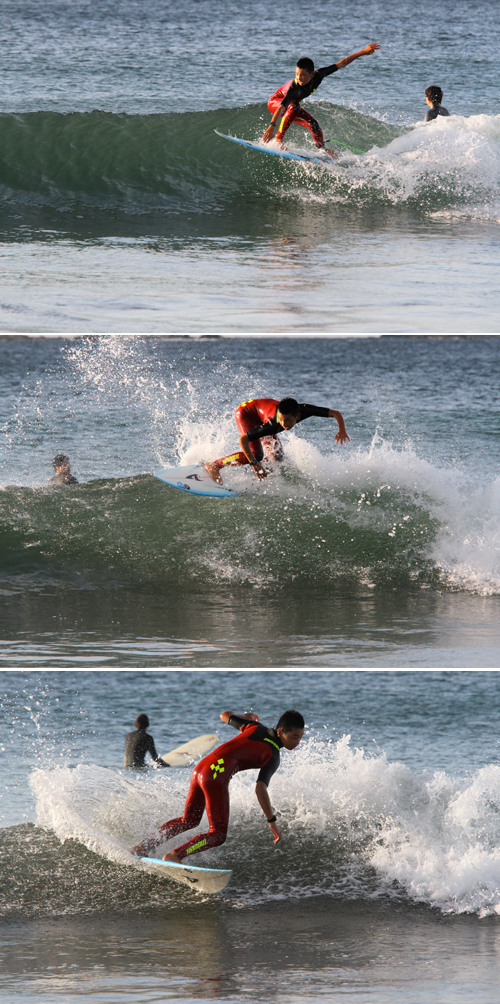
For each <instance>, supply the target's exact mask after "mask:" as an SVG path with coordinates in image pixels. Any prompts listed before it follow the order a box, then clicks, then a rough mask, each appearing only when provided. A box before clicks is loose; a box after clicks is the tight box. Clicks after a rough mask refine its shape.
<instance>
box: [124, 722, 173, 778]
mask: <svg viewBox="0 0 500 1004" xmlns="http://www.w3.org/2000/svg"><path fill="white" fill-rule="evenodd" d="M135 727H136V730H137V731H136V732H129V733H128V735H127V736H126V737H125V760H124V762H123V766H124V767H144V759H145V756H146V753H149V754H150V756H151V757H152V758H153V760H154V761H155V763H157V764H158V767H167V766H168V764H166V763H165V761H164V760H162V758H161V757H160V756H158V753H157V752H156V747H155V741H154V739H153V736H150V735H149V733H148V732H146V729H148V728H149V718H148V716H147V715H137V718H136V720H135Z"/></svg>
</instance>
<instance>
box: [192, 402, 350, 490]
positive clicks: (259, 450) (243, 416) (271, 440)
mask: <svg viewBox="0 0 500 1004" xmlns="http://www.w3.org/2000/svg"><path fill="white" fill-rule="evenodd" d="M313 415H316V416H318V417H319V418H335V419H336V421H337V424H338V427H339V431H338V432H337V433H336V435H335V442H336V443H345V442H350V440H349V436H348V435H347V431H346V427H345V423H344V419H343V417H342V415H341V413H340V411H335V410H334V409H333V408H320V407H318V406H317V405H315V404H298V403H297V401H296V400H295V398H294V397H284V398H283V399H282V400H281V401H276V400H275V399H274V398H271V397H262V398H255V399H254V400H252V401H244V402H243V404H240V405H239V406H238V407H237V409H236V411H235V413H234V417H235V419H236V425H237V426H238V429H239V430H240V432H241V436H240V447H241V451H240V452H238V453H231V454H229V456H227V457H220V459H219V460H212V461H210V462H209V463H207V464H205V469H206V470H207V471H208V473H209V474H210V477H211V478H212V480H213V481H215V482H216V483H217V484H218V485H221V484H222V478H221V475H220V470H221V468H222V467H226V466H227V465H230V466H233V465H237V466H240V465H242V464H251V465H252V467H253V469H254V472H255V474H256V475H257V477H258V478H259V479H260V480H262V478H265V477H267V474H266V471H265V470H264V468H263V467H262V464H261V460H262V459H263V457H264V448H263V445H262V442H261V441H262V440H264V445H265V447H266V458H267V459H269V460H282V459H283V448H282V446H281V443H280V440H279V437H278V436H277V435H276V433H278V432H286V431H288V430H289V429H293V427H294V426H295V425H297V422H303V421H304V419H306V418H311V417H312V416H313Z"/></svg>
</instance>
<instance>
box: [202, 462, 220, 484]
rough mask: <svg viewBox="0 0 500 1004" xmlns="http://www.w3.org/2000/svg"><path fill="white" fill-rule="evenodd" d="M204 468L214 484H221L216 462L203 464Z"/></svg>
mask: <svg viewBox="0 0 500 1004" xmlns="http://www.w3.org/2000/svg"><path fill="white" fill-rule="evenodd" d="M205 470H206V471H208V473H209V474H210V477H211V478H212V481H215V483H216V485H221V484H222V478H221V476H220V471H219V468H218V467H217V464H205Z"/></svg>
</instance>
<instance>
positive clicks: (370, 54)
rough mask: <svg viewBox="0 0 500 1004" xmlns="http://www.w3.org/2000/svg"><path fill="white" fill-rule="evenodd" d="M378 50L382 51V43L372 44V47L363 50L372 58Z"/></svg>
mask: <svg viewBox="0 0 500 1004" xmlns="http://www.w3.org/2000/svg"><path fill="white" fill-rule="evenodd" d="M376 49H380V42H370V45H367V46H366V49H363V52H364V54H365V56H372V55H373V53H374V52H375V50H376Z"/></svg>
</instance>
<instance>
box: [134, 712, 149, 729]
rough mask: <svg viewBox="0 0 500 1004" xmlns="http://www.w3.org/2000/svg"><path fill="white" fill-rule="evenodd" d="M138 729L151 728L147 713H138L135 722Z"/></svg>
mask: <svg viewBox="0 0 500 1004" xmlns="http://www.w3.org/2000/svg"><path fill="white" fill-rule="evenodd" d="M134 725H135V727H136V729H149V718H148V716H147V715H137V718H136V720H135V722H134Z"/></svg>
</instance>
